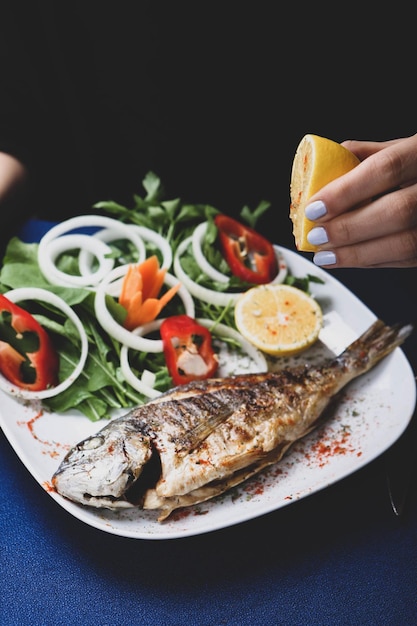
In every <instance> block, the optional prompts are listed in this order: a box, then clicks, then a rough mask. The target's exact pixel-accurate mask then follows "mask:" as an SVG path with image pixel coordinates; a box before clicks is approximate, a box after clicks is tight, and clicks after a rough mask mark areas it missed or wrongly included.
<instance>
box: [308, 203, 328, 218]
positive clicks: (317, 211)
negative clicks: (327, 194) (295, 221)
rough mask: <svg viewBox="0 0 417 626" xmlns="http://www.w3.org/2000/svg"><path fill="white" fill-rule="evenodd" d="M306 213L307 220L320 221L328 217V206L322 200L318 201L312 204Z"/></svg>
mask: <svg viewBox="0 0 417 626" xmlns="http://www.w3.org/2000/svg"><path fill="white" fill-rule="evenodd" d="M304 213H305V216H306V218H307V219H309V220H312V221H313V222H314V220H318V219H319V217H323V215H326V213H327V209H326V205H325V204H324V202H322V201H321V200H316V202H312V203H311V204H308V205H307V206H306V208H305V209H304Z"/></svg>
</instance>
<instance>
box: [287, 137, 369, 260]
mask: <svg viewBox="0 0 417 626" xmlns="http://www.w3.org/2000/svg"><path fill="white" fill-rule="evenodd" d="M359 163H360V161H359V159H358V158H357V156H356V155H354V154H353V153H352V152H350V150H347V148H345V147H344V146H342V145H341V144H340V143H337V142H336V141H332V140H331V139H326V138H325V137H319V136H318V135H310V134H309V135H305V136H304V137H303V138H302V140H301V141H300V143H299V144H298V147H297V150H296V152H295V156H294V160H293V165H292V171H291V182H290V199H291V204H290V219H291V221H292V223H293V235H294V239H295V245H296V247H297V249H298V250H300V251H303V252H314V251H315V250H316V249H317V246H313V245H312V244H311V243H309V242H308V241H307V235H308V233H309V232H310V230H311V229H312V228H313V227H314V222H312V221H311V220H309V219H307V218H306V217H305V215H304V209H305V207H306V206H307V204H308V201H309V199H310V198H311V196H312V195H314V194H315V193H316V192H317V191H319V190H320V189H321V188H322V187H324V186H325V185H327V184H328V183H330V182H331V181H332V180H334V179H335V178H338V177H339V176H342V175H343V174H346V172H349V171H350V170H351V169H353V168H354V167H356V165H358V164H359Z"/></svg>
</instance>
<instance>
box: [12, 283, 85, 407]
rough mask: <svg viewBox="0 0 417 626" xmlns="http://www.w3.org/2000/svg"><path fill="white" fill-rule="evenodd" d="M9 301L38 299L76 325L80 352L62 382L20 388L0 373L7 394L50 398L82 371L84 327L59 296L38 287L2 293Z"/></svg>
mask: <svg viewBox="0 0 417 626" xmlns="http://www.w3.org/2000/svg"><path fill="white" fill-rule="evenodd" d="M4 295H5V296H6V298H8V299H9V300H10V301H11V302H14V303H16V302H20V301H22V300H39V301H40V302H47V303H48V304H52V306H54V307H56V308H57V309H59V310H60V311H61V312H62V313H64V315H66V316H67V317H68V318H69V319H70V320H71V322H72V323H73V324H74V326H75V327H76V329H77V331H78V334H79V335H80V339H81V353H80V358H79V361H78V363H77V365H76V367H75V368H74V370H73V372H72V374H71V375H70V376H68V378H66V379H65V380H64V381H63V382H62V383H60V384H58V385H56V386H55V387H51V388H48V389H42V390H41V391H30V390H28V389H22V388H20V387H18V386H17V385H13V384H12V383H11V382H10V381H8V380H7V379H6V378H5V377H4V376H2V375H1V374H0V389H1V390H2V391H5V392H6V393H8V394H9V395H11V396H13V397H16V398H22V399H24V400H43V399H45V398H52V397H53V396H57V395H58V394H59V393H62V392H63V391H65V390H66V389H68V387H70V386H71V385H72V383H73V382H74V381H75V380H76V379H77V378H78V376H79V375H80V374H81V372H82V371H83V368H84V365H85V362H86V360H87V356H88V339H87V334H86V332H85V330H84V327H83V325H82V323H81V320H80V318H79V317H78V315H77V314H76V313H75V312H74V311H73V310H72V308H71V307H70V306H69V305H68V304H67V303H66V302H65V301H64V300H63V299H62V298H60V297H59V296H57V295H56V294H54V293H52V292H50V291H47V290H46V289H41V288H38V287H20V288H18V289H12V290H11V291H8V292H7V293H5V294H4Z"/></svg>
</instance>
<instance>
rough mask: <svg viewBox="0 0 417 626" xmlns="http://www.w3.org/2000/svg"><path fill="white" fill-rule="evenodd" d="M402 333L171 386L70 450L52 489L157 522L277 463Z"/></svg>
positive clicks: (378, 332) (371, 335)
mask: <svg viewBox="0 0 417 626" xmlns="http://www.w3.org/2000/svg"><path fill="white" fill-rule="evenodd" d="M412 329H413V327H412V325H410V324H406V325H401V324H398V325H395V326H392V327H389V326H386V325H385V324H384V323H383V322H382V321H380V320H378V321H376V322H375V323H374V324H373V325H372V326H371V327H370V328H369V329H368V330H367V331H366V332H365V333H364V334H363V335H362V336H361V337H359V338H358V339H357V340H356V341H354V342H353V343H352V344H351V345H350V346H348V347H347V348H346V350H344V351H343V352H342V353H341V354H340V355H339V356H337V357H334V358H331V359H329V360H327V361H326V362H324V363H323V364H321V365H319V366H316V365H314V366H313V365H299V366H296V367H292V368H287V369H283V370H281V371H278V372H274V373H262V374H241V375H236V376H231V377H227V378H216V379H211V380H205V381H195V382H192V383H189V384H186V385H182V386H180V387H176V388H174V389H173V390H170V391H169V392H166V393H165V394H162V395H161V396H159V397H158V398H157V399H154V400H151V401H149V402H148V403H147V404H144V405H142V406H140V407H138V408H135V409H133V410H132V411H130V412H129V413H127V414H126V415H124V416H122V417H119V418H116V419H113V420H111V421H109V423H108V424H107V425H106V426H105V427H104V428H102V429H101V430H100V431H99V432H98V433H96V434H95V435H92V436H90V437H88V438H87V439H85V440H83V441H81V442H80V443H79V444H78V445H76V446H75V447H74V448H72V449H71V450H70V451H69V452H68V454H67V455H66V456H65V458H64V459H63V460H62V462H61V464H60V466H59V467H58V469H57V471H56V472H55V474H54V475H53V477H52V483H53V486H54V488H55V490H56V491H57V492H58V493H60V494H61V495H62V496H64V497H66V498H68V499H70V500H72V501H74V502H77V503H81V504H83V505H87V506H91V507H102V508H109V509H120V508H125V507H134V506H136V507H141V508H143V509H146V510H151V509H155V510H157V511H158V514H159V517H158V520H159V521H162V520H164V519H166V518H167V517H168V516H169V515H170V513H171V512H172V511H174V510H175V509H177V508H180V507H185V506H190V505H192V504H196V503H198V502H203V501H205V500H208V499H210V498H212V497H214V496H216V495H219V494H221V493H224V492H225V491H227V490H228V489H230V488H231V487H233V486H235V485H237V484H239V483H241V482H243V481H244V480H246V479H248V478H249V477H250V476H253V475H254V474H256V473H258V472H259V471H260V470H262V469H263V468H265V467H267V466H269V465H271V464H273V463H276V462H278V461H279V460H280V459H281V458H282V457H283V455H284V454H285V453H286V452H287V450H288V449H289V448H290V446H291V445H292V444H293V443H294V442H296V441H297V440H299V439H300V438H302V437H304V436H305V435H307V434H308V433H309V432H311V431H312V430H313V429H314V428H316V427H317V425H318V424H319V423H320V422H321V421H322V420H323V418H325V415H326V413H327V411H326V409H327V408H328V407H329V405H330V403H331V402H332V400H334V399H335V398H336V397H337V395H338V394H339V392H340V391H341V390H342V389H343V388H344V387H345V386H346V385H347V384H348V383H349V382H350V381H352V380H353V379H355V378H357V377H358V376H360V375H362V374H364V373H365V372H367V371H369V370H370V369H371V368H372V367H374V366H375V365H376V364H377V363H378V362H379V361H380V360H381V359H383V358H384V357H385V356H386V355H388V354H389V353H390V352H392V350H394V348H396V347H397V346H399V345H401V344H402V343H403V342H404V341H405V339H406V338H407V337H408V336H409V334H410V333H411V331H412Z"/></svg>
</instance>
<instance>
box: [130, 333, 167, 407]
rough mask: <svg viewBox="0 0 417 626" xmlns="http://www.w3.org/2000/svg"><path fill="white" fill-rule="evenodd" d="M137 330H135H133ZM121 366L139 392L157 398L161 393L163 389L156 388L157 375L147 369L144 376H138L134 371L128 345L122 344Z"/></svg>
mask: <svg viewBox="0 0 417 626" xmlns="http://www.w3.org/2000/svg"><path fill="white" fill-rule="evenodd" d="M133 332H135V331H133ZM120 367H121V370H122V374H123V376H124V377H125V379H126V381H127V382H128V383H129V385H131V386H132V387H133V389H136V391H139V393H143V395H144V396H146V397H147V398H157V397H158V396H160V395H161V393H162V392H161V391H158V390H157V389H155V388H154V386H153V385H154V383H155V375H154V374H152V372H149V371H148V370H145V371H144V372H143V373H142V377H141V378H138V377H137V376H136V375H135V374H134V373H133V371H132V369H131V367H130V363H129V348H128V347H127V346H126V345H123V346H122V349H121V352H120Z"/></svg>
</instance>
